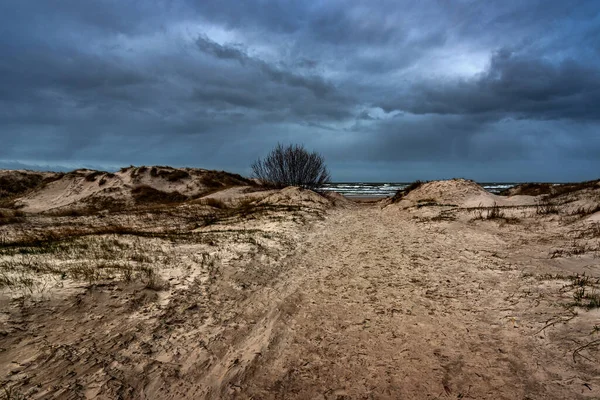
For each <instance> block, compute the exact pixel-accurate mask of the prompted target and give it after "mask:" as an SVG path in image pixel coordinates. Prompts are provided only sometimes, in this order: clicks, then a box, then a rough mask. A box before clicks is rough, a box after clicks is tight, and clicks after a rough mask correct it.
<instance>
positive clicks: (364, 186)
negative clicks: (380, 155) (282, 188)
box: [322, 182, 517, 197]
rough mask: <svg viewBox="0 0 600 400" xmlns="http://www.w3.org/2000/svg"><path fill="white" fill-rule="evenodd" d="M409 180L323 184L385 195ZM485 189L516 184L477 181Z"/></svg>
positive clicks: (349, 191)
mask: <svg viewBox="0 0 600 400" xmlns="http://www.w3.org/2000/svg"><path fill="white" fill-rule="evenodd" d="M410 184H411V182H380V183H374V182H336V183H329V184H327V185H325V186H324V187H323V188H322V189H323V190H325V191H334V192H338V193H340V194H343V195H344V196H349V197H352V196H354V197H362V196H364V197H387V196H393V195H394V194H395V193H396V192H397V191H398V190H401V189H404V188H405V187H407V186H408V185H410ZM479 184H480V185H481V186H483V188H484V189H485V190H487V191H488V192H491V193H500V192H501V191H503V190H504V189H508V188H510V187H513V186H515V185H517V183H513V182H479Z"/></svg>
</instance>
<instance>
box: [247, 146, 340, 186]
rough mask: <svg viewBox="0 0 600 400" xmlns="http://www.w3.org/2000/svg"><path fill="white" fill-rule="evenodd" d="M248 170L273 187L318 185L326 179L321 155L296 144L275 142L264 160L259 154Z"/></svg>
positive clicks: (327, 177) (326, 174) (327, 181)
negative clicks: (250, 169) (274, 145)
mask: <svg viewBox="0 0 600 400" xmlns="http://www.w3.org/2000/svg"><path fill="white" fill-rule="evenodd" d="M252 172H253V174H254V177H255V178H256V179H258V180H259V181H261V182H262V183H263V184H264V185H268V186H273V187H276V188H283V187H286V186H299V187H302V188H305V189H318V188H320V187H321V186H323V185H324V184H326V183H329V181H330V176H329V171H328V170H327V167H326V166H325V160H324V159H323V156H321V155H320V154H319V153H317V152H312V153H310V152H308V151H307V150H306V149H305V148H304V146H300V145H289V146H287V147H284V146H283V145H281V144H278V145H277V147H275V148H274V149H273V150H272V151H271V152H270V153H269V154H268V155H267V157H265V159H264V160H263V159H260V158H259V159H258V160H256V161H255V162H254V163H253V164H252Z"/></svg>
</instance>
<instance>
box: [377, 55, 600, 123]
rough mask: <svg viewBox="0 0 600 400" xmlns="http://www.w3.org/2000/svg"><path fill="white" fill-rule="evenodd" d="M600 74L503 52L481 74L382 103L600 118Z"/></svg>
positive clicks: (427, 109)
mask: <svg viewBox="0 0 600 400" xmlns="http://www.w3.org/2000/svg"><path fill="white" fill-rule="evenodd" d="M599 103H600V70H599V69H598V68H597V67H596V68H593V67H590V66H586V65H581V64H580V63H578V62H576V61H575V60H573V59H566V60H562V61H559V62H556V63H551V62H549V61H545V60H542V59H535V58H531V57H529V56H520V55H515V54H513V53H512V52H511V51H509V50H506V49H502V50H500V51H498V52H496V53H495V54H493V56H492V57H491V65H490V67H489V69H488V70H487V71H485V72H484V73H483V74H481V75H480V76H477V77H474V78H471V79H468V80H459V81H456V82H449V83H440V82H434V83H430V84H427V85H423V84H417V85H415V87H414V96H413V97H412V98H410V99H405V98H401V99H396V100H393V101H391V102H384V103H382V108H383V109H385V110H392V109H403V110H406V111H410V112H413V113H416V114H456V115H470V114H489V115H490V116H492V117H496V118H498V119H501V118H505V117H506V116H507V115H508V116H515V117H518V118H531V119H565V118H567V119H575V120H586V119H593V120H597V119H600V110H599V109H598V107H597V106H596V105H597V104H599Z"/></svg>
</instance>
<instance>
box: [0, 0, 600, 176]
mask: <svg viewBox="0 0 600 400" xmlns="http://www.w3.org/2000/svg"><path fill="white" fill-rule="evenodd" d="M278 142H281V143H284V144H287V143H301V144H304V145H305V146H306V147H307V148H309V149H313V150H317V151H319V152H321V153H322V154H323V155H324V156H325V158H326V161H327V164H328V166H329V169H330V170H331V172H332V175H333V178H334V180H336V181H348V180H350V181H355V180H362V181H389V180H391V181H409V180H414V179H437V178H451V177H466V178H472V179H476V180H479V181H532V180H533V181H568V180H584V179H594V178H599V177H600V2H599V1H598V0H589V1H564V0H540V1H534V0H528V1H524V0H518V1H513V0H507V1H474V0H437V1H398V0H382V1H377V0H365V1H358V0H356V1H352V0H348V1H336V0H328V1H309V0H298V1H293V0H285V1H283V0H281V1H278V0H270V1H267V0H243V1H242V0H218V1H217V0H214V1H213V0H95V1H81V0H19V1H17V0H14V1H13V0H8V1H2V2H0V168H37V169H58V168H76V167H82V166H88V167H95V168H102V169H114V168H118V167H121V166H128V165H130V164H134V165H142V164H145V165H154V164H160V165H174V166H193V167H202V168H211V169H224V170H228V171H233V172H238V173H242V174H245V175H249V174H250V168H249V165H250V164H251V163H252V161H253V160H255V159H256V158H257V157H260V156H264V155H265V154H266V153H267V152H268V151H269V150H270V149H271V148H272V147H273V146H275V145H276V144H277V143H278Z"/></svg>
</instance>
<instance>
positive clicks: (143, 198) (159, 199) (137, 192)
mask: <svg viewBox="0 0 600 400" xmlns="http://www.w3.org/2000/svg"><path fill="white" fill-rule="evenodd" d="M131 194H132V195H133V199H134V201H135V202H136V203H137V204H147V203H158V204H165V203H182V202H184V201H186V200H187V199H188V197H187V196H185V195H183V194H181V193H179V192H163V191H161V190H158V189H155V188H153V187H150V186H147V185H141V186H138V187H136V188H134V189H133V190H132V191H131Z"/></svg>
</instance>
